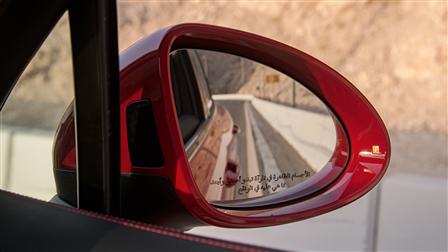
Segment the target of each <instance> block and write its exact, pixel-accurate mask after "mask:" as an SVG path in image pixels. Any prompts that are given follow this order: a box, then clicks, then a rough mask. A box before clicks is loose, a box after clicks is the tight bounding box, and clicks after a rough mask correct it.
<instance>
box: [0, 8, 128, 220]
mask: <svg viewBox="0 0 448 252" xmlns="http://www.w3.org/2000/svg"><path fill="white" fill-rule="evenodd" d="M116 8H117V7H116V2H115V1H108V0H97V1H90V0H77V1H71V0H48V1H43V2H42V1H31V2H28V1H14V0H4V1H0V31H2V37H4V38H7V39H2V40H0V55H2V57H0V66H1V67H2V68H3V69H2V74H1V75H0V83H1V85H0V110H1V109H2V108H3V105H4V104H5V102H6V100H7V98H8V96H9V94H10V93H11V91H12V90H13V88H14V86H15V84H16V82H17V80H18V79H19V77H20V75H21V74H22V72H23V71H24V69H25V68H26V66H27V65H28V63H29V62H30V60H31V59H32V57H33V56H34V55H35V53H36V52H37V50H38V49H39V48H40V47H41V45H42V43H43V41H44V40H45V38H46V37H47V36H48V35H49V33H50V32H51V31H52V30H53V28H54V26H55V25H56V23H57V22H58V21H59V19H60V18H61V17H62V15H63V14H64V13H65V11H67V10H68V12H69V19H70V30H71V46H72V60H73V70H74V71H73V73H74V88H75V125H76V127H75V128H76V143H77V144H76V146H77V147H76V148H77V166H78V167H77V187H78V208H82V209H86V210H91V211H95V212H100V213H106V214H110V215H119V206H120V204H119V203H120V194H119V191H120V114H119V113H120V101H119V70H118V68H119V67H118V35H117V34H118V32H117V10H116ZM11 24H14V25H11ZM30 27H31V29H30ZM17 48H20V50H15V49H17Z"/></svg>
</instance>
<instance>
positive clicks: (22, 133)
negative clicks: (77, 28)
mask: <svg viewBox="0 0 448 252" xmlns="http://www.w3.org/2000/svg"><path fill="white" fill-rule="evenodd" d="M72 99H73V73H72V60H71V47H70V30H69V22H68V15H67V13H66V14H64V16H63V17H62V18H61V19H60V20H59V22H58V23H57V25H56V26H55V28H54V29H53V31H52V32H51V33H50V35H49V36H48V37H47V39H46V40H45V42H44V43H43V45H42V46H41V48H40V49H39V50H38V51H37V53H36V55H35V56H34V57H33V59H32V60H31V62H30V64H29V65H28V66H27V68H26V69H25V71H24V73H23V74H22V76H21V77H20V79H19V80H18V82H17V84H16V86H15V88H14V89H13V91H12V92H11V94H10V96H9V98H8V100H7V101H6V103H5V105H4V107H3V109H2V110H1V112H0V188H1V189H4V190H8V191H13V192H16V193H19V194H23V195H27V196H31V197H35V198H39V199H42V200H49V199H51V198H52V197H53V196H54V195H55V194H56V189H55V182H54V178H53V170H52V169H53V163H52V146H53V136H54V134H55V131H56V128H57V126H58V123H59V120H60V119H61V117H62V115H63V113H64V110H65V109H66V108H67V106H68V104H69V103H70V102H71V100H72Z"/></svg>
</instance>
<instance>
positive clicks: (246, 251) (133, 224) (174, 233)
mask: <svg viewBox="0 0 448 252" xmlns="http://www.w3.org/2000/svg"><path fill="white" fill-rule="evenodd" d="M0 191H1V192H6V193H9V194H12V195H15V196H19V197H22V198H26V199H31V200H34V201H37V202H39V203H44V204H47V205H50V206H53V207H56V208H59V209H63V210H67V211H70V212H74V213H78V214H82V215H86V216H89V217H92V218H96V219H100V220H105V221H109V222H113V223H116V224H120V225H123V226H127V227H130V228H135V229H139V230H144V231H147V232H153V233H156V234H161V235H167V236H171V237H176V238H179V239H183V240H187V241H193V242H198V243H202V244H206V245H211V246H216V247H222V248H225V249H230V250H238V251H242V252H259V251H265V250H262V249H260V248H253V247H245V246H244V245H240V244H234V243H230V242H229V243H227V242H221V241H216V240H211V239H208V238H205V237H200V236H196V235H191V234H184V233H183V232H182V231H180V230H178V229H176V228H172V227H166V226H159V225H153V224H147V223H142V222H138V221H134V220H127V219H124V218H120V217H115V216H108V215H104V214H101V213H96V212H91V211H87V210H83V209H78V208H70V207H66V206H62V205H59V204H56V203H53V202H45V201H42V200H39V199H36V198H32V197H29V196H26V195H21V194H18V193H15V192H10V191H4V190H0Z"/></svg>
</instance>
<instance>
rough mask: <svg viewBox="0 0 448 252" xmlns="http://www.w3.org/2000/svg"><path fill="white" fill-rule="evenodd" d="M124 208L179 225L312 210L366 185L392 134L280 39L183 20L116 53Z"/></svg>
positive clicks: (385, 158) (378, 169)
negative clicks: (118, 57)
mask: <svg viewBox="0 0 448 252" xmlns="http://www.w3.org/2000/svg"><path fill="white" fill-rule="evenodd" d="M120 86H121V89H120V96H121V115H120V116H121V144H122V146H121V173H122V176H121V200H122V202H121V215H122V216H123V217H126V218H131V219H136V220H140V221H146V222H150V223H156V224H165V225H173V226H177V227H182V228H189V227H193V226H198V225H202V224H204V223H207V224H212V225H217V226H223V227H261V226H269V225H278V224H283V223H288V222H293V221H298V220H302V219H306V218H310V217H313V216H317V215H320V214H323V213H326V212H329V211H332V210H335V209H337V208H339V207H342V206H344V205H346V204H348V203H350V202H352V201H354V200H356V199H358V198H359V197H361V196H362V195H364V194H365V193H367V192H368V191H369V190H370V189H372V188H373V187H374V186H375V185H376V184H377V183H378V181H379V180H380V179H381V177H382V176H383V174H384V173H385V171H386V168H387V165H388V162H389V159H390V142H389V137H388V135H387V131H386V128H385V126H384V124H383V122H382V121H381V118H380V117H379V115H378V114H377V112H376V111H375V110H374V108H373V107H372V105H370V103H369V102H368V101H367V99H366V98H365V97H364V96H363V95H362V94H361V93H360V92H359V91H358V90H357V89H356V88H355V87H354V86H353V85H352V84H351V83H350V82H349V81H348V80H346V79H345V78H344V77H343V76H341V75H340V74H339V73H337V72H336V71H334V70H333V69H331V68H330V67H329V66H327V65H325V64H324V63H322V62H320V61H319V60H317V59H315V58H313V57H311V56H309V55H307V54H305V53H303V52H301V51H299V50H297V49H294V48H292V47H290V46H287V45H285V44H282V43H279V42H276V41H274V40H271V39H268V38H264V37H261V36H258V35H255V34H250V33H246V32H242V31H237V30H233V29H228V28H223V27H217V26H211V25H202V24H181V25H176V26H173V27H170V28H166V29H163V30H160V31H158V32H156V33H154V34H152V35H150V36H148V37H146V38H144V39H143V40H141V41H139V42H137V43H136V44H134V45H133V46H132V47H130V48H129V49H127V50H126V51H125V52H124V53H122V55H121V56H120ZM72 111H73V108H72V106H70V107H69V108H68V110H67V112H66V114H65V116H64V118H63V120H62V122H61V124H60V127H59V130H58V132H57V134H56V138H55V146H54V161H55V162H54V163H55V169H54V171H55V178H56V186H57V190H58V196H59V197H60V198H61V199H62V200H65V201H66V202H68V203H69V204H72V205H75V204H76V158H75V156H76V153H75V140H74V139H75V138H74V126H73V112H72Z"/></svg>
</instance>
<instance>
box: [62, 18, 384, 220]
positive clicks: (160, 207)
mask: <svg viewBox="0 0 448 252" xmlns="http://www.w3.org/2000/svg"><path fill="white" fill-rule="evenodd" d="M185 48H193V49H205V50H211V51H219V52H225V53H229V54H233V55H238V56H241V57H244V58H248V59H251V60H254V61H256V62H259V63H262V64H264V65H266V66H269V67H271V68H274V69H276V70H278V71H280V72H282V73H284V74H286V75H288V76H290V77H291V78H293V79H295V80H297V81H299V82H300V83H301V84H302V85H304V86H305V87H306V88H308V89H309V90H310V91H312V92H313V93H314V94H315V95H316V96H317V97H319V98H320V99H321V100H322V101H323V102H324V103H325V104H326V105H327V106H328V108H329V109H331V111H332V112H333V114H334V115H335V116H336V117H337V118H338V120H339V121H340V122H341V125H342V130H344V131H345V134H346V136H347V145H348V149H349V151H348V153H345V155H348V161H347V163H346V165H345V168H344V170H343V171H342V173H340V175H339V176H338V177H337V178H336V179H335V180H334V181H332V182H331V183H330V184H329V185H328V186H326V187H324V188H323V189H321V190H319V191H317V192H315V193H312V194H310V195H307V196H304V197H297V198H295V199H293V200H289V201H287V202H284V203H281V204H277V205H274V206H269V207H266V208H258V209H257V208H254V209H251V210H229V209H219V208H216V207H215V206H213V205H211V204H210V203H209V202H207V200H206V199H205V198H204V197H203V196H202V194H201V193H200V191H199V189H198V187H197V185H196V183H195V181H194V179H193V177H192V174H191V170H190V167H189V162H188V157H187V154H186V152H185V149H184V144H183V138H182V135H181V130H180V128H179V122H178V118H177V114H176V108H175V101H174V97H173V90H172V86H171V85H172V83H171V74H170V59H169V54H170V52H172V51H174V50H176V49H185ZM120 82H121V83H120V86H121V90H120V97H121V125H120V126H121V143H122V146H121V147H120V148H121V172H122V174H123V176H130V177H136V176H149V177H151V178H154V179H155V180H157V181H159V182H157V183H162V182H160V181H164V182H163V183H162V184H164V185H165V187H166V185H167V186H168V187H170V188H171V189H172V192H171V193H169V195H170V196H169V198H168V196H166V197H165V196H162V197H161V196H160V194H163V193H165V192H162V191H157V187H154V186H148V185H147V184H145V183H149V182H148V180H141V181H140V182H139V181H138V180H133V181H135V182H130V183H131V184H132V186H131V187H130V188H131V189H129V190H128V191H126V190H127V189H123V188H122V198H123V199H125V200H126V199H133V200H132V201H128V202H127V204H124V203H122V210H123V217H127V218H132V219H138V220H143V221H147V222H152V223H158V224H167V223H168V224H169V225H174V226H178V227H192V226H196V225H199V223H201V222H203V223H207V224H211V225H216V226H222V227H261V226H270V225H278V224H283V223H288V222H293V221H298V220H302V219H306V218H310V217H313V216H317V215H320V214H323V213H326V212H329V211H332V210H335V209H337V208H339V207H342V206H344V205H346V204H348V203H350V202H352V201H354V200H356V199H358V198H359V197H361V196H363V195H364V194H365V193H367V192H368V191H369V190H370V189H372V188H373V187H374V186H375V185H376V184H377V183H378V182H379V180H380V179H381V177H382V176H383V175H384V173H385V171H386V169H387V166H388V163H389V159H390V155H391V154H390V141H389V137H388V134H387V131H386V128H385V126H384V124H383V122H382V121H381V118H380V117H379V115H378V114H377V112H376V111H375V110H374V108H373V107H372V105H371V104H370V103H369V102H368V101H367V99H366V98H365V97H364V96H363V95H362V94H361V93H360V92H359V91H358V90H357V89H356V88H355V87H354V86H353V85H352V84H351V83H350V82H349V81H348V80H347V79H345V78H344V77H343V76H341V75H340V74H339V73H337V72H336V71H334V70H333V69H331V68H330V67H329V66H327V65H325V64H324V63H322V62H320V61H319V60H317V59H315V58H313V57H311V56H309V55H307V54H305V53H303V52H301V51H299V50H297V49H294V48H292V47H290V46H287V45H285V44H282V43H279V42H277V41H274V40H271V39H268V38H264V37H261V36H258V35H255V34H251V33H246V32H243V31H238V30H233V29H229V28H224V27H217V26H211V25H203V24H181V25H176V26H173V27H169V28H165V29H163V30H160V31H158V32H156V33H154V34H152V35H150V36H148V37H146V38H144V39H142V40H140V41H139V42H137V43H136V44H134V45H133V46H132V47H130V48H128V49H127V50H126V51H125V52H123V53H122V55H121V56H120ZM142 101H147V102H148V103H149V106H150V111H151V114H152V115H151V117H152V119H151V120H153V124H154V126H155V127H154V129H153V131H154V132H156V133H155V136H154V134H152V135H151V136H148V137H147V139H148V140H150V141H156V142H157V144H159V147H158V148H159V149H158V150H157V148H156V150H153V153H154V151H155V152H157V151H158V152H160V154H158V155H162V159H160V158H159V159H157V160H158V161H157V162H151V161H149V162H147V163H140V162H138V164H139V166H136V165H135V164H136V162H135V161H134V158H133V157H132V156H131V155H130V151H129V150H130V149H132V148H134V149H135V148H136V146H134V144H135V141H133V140H132V139H131V138H130V135H131V134H130V133H129V130H130V129H129V127H130V126H129V123H127V117H128V115H129V113H128V108H129V107H130V106H132V105H133V104H136V103H139V102H142ZM147 114H148V113H146V114H145V115H147ZM71 116H73V115H71ZM67 118H70V112H68V115H67V116H66V118H65V120H64V119H63V122H64V123H62V124H61V126H60V129H59V130H58V133H57V135H56V141H55V158H54V159H55V165H56V167H55V170H58V169H59V170H60V169H61V168H60V167H59V166H58V165H57V164H63V163H64V162H65V163H66V164H68V165H66V166H67V167H69V166H72V168H74V167H73V166H74V162H73V160H72V162H69V161H70V158H69V157H68V156H69V153H70V150H71V149H72V148H70V147H67V146H66V145H67V144H68V143H70V145H73V147H74V143H71V141H70V140H67V139H66V138H67V137H64V136H68V135H69V133H67V132H69V131H70V130H73V129H70V126H69V125H70V122H69V120H68V119H67ZM64 139H65V140H64ZM73 141H74V138H73ZM131 145H132V146H131ZM64 146H65V147H64ZM142 146H143V147H142V148H143V149H145V147H144V146H145V145H144V143H143V145H142ZM72 152H73V151H72ZM72 152H71V153H72ZM149 154H151V153H149ZM71 155H72V158H71V159H73V158H74V154H73V153H72V154H71ZM147 155H148V153H147ZM67 160H69V161H67ZM161 160H162V161H161ZM55 175H56V172H55ZM56 176H57V175H56ZM56 180H58V179H57V178H56ZM145 181H146V182H145ZM151 181H154V180H151ZM136 183H140V184H139V185H137V184H136ZM157 183H156V184H157ZM122 185H123V183H122ZM61 186H63V185H62V184H60V183H58V181H57V187H58V194H60V191H61V190H62V189H60V187H61ZM147 187H151V188H153V190H156V191H155V192H154V191H150V192H147V193H148V194H145V193H142V192H139V188H147ZM123 190H125V191H123ZM145 192H146V191H145ZM156 194H159V195H158V196H157V195H156ZM136 195H139V196H138V197H137V196H136ZM167 195H168V194H167ZM163 201H170V202H171V203H172V204H168V205H166V204H163ZM174 201H176V203H173V202H174ZM142 202H150V203H149V206H148V208H144V209H149V210H148V211H146V212H145V210H144V209H143V210H142V209H139V204H143V203H142ZM145 204H146V203H145ZM130 205H132V206H130ZM173 205H175V207H173ZM136 212H139V213H138V214H136ZM179 213H181V215H180V214H179ZM187 219H188V220H187Z"/></svg>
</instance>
